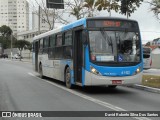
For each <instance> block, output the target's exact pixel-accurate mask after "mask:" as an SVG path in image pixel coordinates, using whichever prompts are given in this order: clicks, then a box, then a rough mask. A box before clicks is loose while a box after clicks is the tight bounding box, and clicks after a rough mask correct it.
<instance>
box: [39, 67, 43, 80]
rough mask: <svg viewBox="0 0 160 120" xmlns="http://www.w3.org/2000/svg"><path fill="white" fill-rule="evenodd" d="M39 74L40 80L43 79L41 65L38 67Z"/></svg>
mask: <svg viewBox="0 0 160 120" xmlns="http://www.w3.org/2000/svg"><path fill="white" fill-rule="evenodd" d="M39 74H40V78H42V79H43V78H44V76H43V70H42V64H40V65H39Z"/></svg>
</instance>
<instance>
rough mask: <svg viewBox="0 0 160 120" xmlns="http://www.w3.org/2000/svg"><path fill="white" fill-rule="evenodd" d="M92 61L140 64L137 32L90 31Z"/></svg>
mask: <svg viewBox="0 0 160 120" xmlns="http://www.w3.org/2000/svg"><path fill="white" fill-rule="evenodd" d="M89 42H90V57H91V58H90V59H91V61H93V62H116V63H122V62H124V63H130V62H140V39H139V34H138V33H137V32H126V31H106V30H99V31H89Z"/></svg>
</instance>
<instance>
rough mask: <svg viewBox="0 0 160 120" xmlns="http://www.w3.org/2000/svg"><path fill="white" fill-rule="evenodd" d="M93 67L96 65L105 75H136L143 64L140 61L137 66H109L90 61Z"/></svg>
mask: <svg viewBox="0 0 160 120" xmlns="http://www.w3.org/2000/svg"><path fill="white" fill-rule="evenodd" d="M90 65H91V66H92V67H94V68H95V69H96V70H97V71H99V72H100V73H101V74H102V75H103V76H117V77H118V76H119V77H122V76H132V75H134V73H135V71H136V70H137V68H141V71H142V66H143V64H142V63H140V64H138V65H136V66H128V67H127V66H125V67H109V66H97V65H95V64H93V63H90Z"/></svg>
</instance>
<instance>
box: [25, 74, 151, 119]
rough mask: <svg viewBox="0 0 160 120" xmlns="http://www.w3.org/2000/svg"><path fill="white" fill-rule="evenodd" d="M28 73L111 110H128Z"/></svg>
mask: <svg viewBox="0 0 160 120" xmlns="http://www.w3.org/2000/svg"><path fill="white" fill-rule="evenodd" d="M28 74H29V75H31V76H33V77H36V78H38V79H40V80H42V81H45V82H47V83H49V84H52V85H54V86H56V87H58V88H61V89H63V90H65V91H68V92H70V93H72V94H74V95H77V96H79V97H81V98H84V99H86V100H89V101H92V102H94V103H96V104H99V105H101V106H103V107H107V108H110V109H111V110H115V111H127V110H125V109H123V108H120V107H118V106H115V105H112V104H110V103H107V102H104V101H101V100H98V99H95V98H92V97H89V96H87V95H84V94H82V93H78V92H76V91H74V90H71V89H68V88H65V87H63V86H60V85H58V84H55V83H53V82H50V81H46V80H43V79H41V78H39V77H37V76H35V75H34V74H32V73H28ZM132 118H134V119H137V120H151V119H149V118H146V117H132Z"/></svg>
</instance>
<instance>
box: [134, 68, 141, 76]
mask: <svg viewBox="0 0 160 120" xmlns="http://www.w3.org/2000/svg"><path fill="white" fill-rule="evenodd" d="M140 72H141V68H140V67H139V68H137V69H136V71H135V72H134V74H133V75H136V74H138V73H140Z"/></svg>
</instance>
